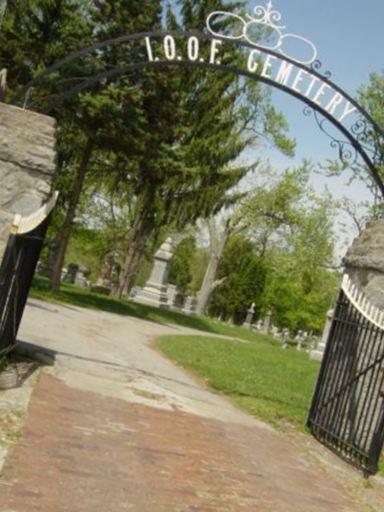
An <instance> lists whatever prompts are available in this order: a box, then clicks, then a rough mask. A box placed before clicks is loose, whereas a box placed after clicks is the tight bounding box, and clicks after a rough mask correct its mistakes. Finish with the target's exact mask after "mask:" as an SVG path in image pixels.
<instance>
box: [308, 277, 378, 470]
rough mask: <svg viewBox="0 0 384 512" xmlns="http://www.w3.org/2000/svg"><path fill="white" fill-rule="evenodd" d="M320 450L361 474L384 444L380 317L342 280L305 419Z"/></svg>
mask: <svg viewBox="0 0 384 512" xmlns="http://www.w3.org/2000/svg"><path fill="white" fill-rule="evenodd" d="M308 427H309V428H310V429H311V431H312V433H313V434H314V436H315V437H316V438H317V439H318V440H319V441H321V442H322V443H323V444H325V445H326V446H328V447H329V448H331V449H332V450H334V451H335V452H336V453H337V454H338V455H340V456H341V457H342V458H344V459H346V460H347V461H349V462H350V463H352V464H354V465H356V466H357V467H359V468H360V469H362V470H363V471H364V472H365V473H366V474H371V473H375V472H376V471H377V467H378V462H379V459H380V454H381V452H382V448H383V444H384V313H383V312H381V311H379V310H378V309H377V308H376V307H374V306H372V305H371V304H370V303H369V301H368V300H367V299H366V298H365V297H364V296H363V295H362V294H361V293H360V292H359V291H358V289H357V288H356V287H355V286H353V284H352V283H351V281H350V279H349V278H348V277H347V276H345V277H344V280H343V286H342V289H341V291H340V295H339V298H338V301H337V304H336V307H335V312H334V318H333V322H332V327H331V330H330V334H329V339H328V343H327V347H326V351H325V354H324V359H323V363H322V366H321V370H320V374H319V378H318V382H317V385H316V388H315V393H314V396H313V401H312V405H311V409H310V413H309V418H308Z"/></svg>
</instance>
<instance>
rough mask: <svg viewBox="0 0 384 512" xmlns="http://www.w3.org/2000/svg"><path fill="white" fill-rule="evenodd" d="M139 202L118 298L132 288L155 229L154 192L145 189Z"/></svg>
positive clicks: (118, 287) (116, 293)
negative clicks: (147, 244) (153, 214)
mask: <svg viewBox="0 0 384 512" xmlns="http://www.w3.org/2000/svg"><path fill="white" fill-rule="evenodd" d="M138 202H139V204H138V206H137V209H136V214H135V217H134V222H133V227H132V229H131V231H130V233H129V237H128V240H127V244H126V249H125V256H124V264H123V267H122V269H121V272H120V276H119V282H118V285H117V288H116V290H115V292H114V296H115V297H116V298H118V299H121V298H122V296H123V293H124V292H129V291H130V290H131V288H132V286H133V282H134V279H135V277H136V274H137V270H138V267H139V264H140V260H141V257H142V255H143V253H144V250H145V246H146V243H147V241H148V238H149V236H150V235H151V233H152V231H153V229H154V225H153V219H152V215H151V212H152V209H153V194H152V192H151V191H145V192H144V193H143V196H142V197H141V198H139V199H138Z"/></svg>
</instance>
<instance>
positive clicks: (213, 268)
mask: <svg viewBox="0 0 384 512" xmlns="http://www.w3.org/2000/svg"><path fill="white" fill-rule="evenodd" d="M230 231H231V230H230V226H229V222H227V223H226V225H225V228H224V232H223V233H222V236H220V238H219V240H218V241H217V243H214V244H213V247H212V251H211V257H210V260H209V263H208V267H207V270H206V272H205V275H204V280H203V284H202V285H201V289H200V291H199V293H198V298H197V306H196V313H197V315H203V314H204V313H205V310H206V308H207V306H208V302H209V299H210V297H211V294H212V292H213V290H214V289H215V288H216V281H215V276H216V273H217V269H218V267H219V263H220V260H221V257H222V255H223V252H224V249H225V246H226V244H227V241H228V238H229V235H230Z"/></svg>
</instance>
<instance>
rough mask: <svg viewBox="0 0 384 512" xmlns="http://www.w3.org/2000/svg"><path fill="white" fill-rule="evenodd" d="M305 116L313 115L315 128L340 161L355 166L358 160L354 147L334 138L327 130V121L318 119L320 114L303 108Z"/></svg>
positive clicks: (345, 141) (347, 142)
mask: <svg viewBox="0 0 384 512" xmlns="http://www.w3.org/2000/svg"><path fill="white" fill-rule="evenodd" d="M303 113H304V115H305V116H307V117H308V116H311V115H313V117H314V119H315V121H316V124H317V126H318V127H319V129H320V130H321V131H322V132H323V133H324V134H325V135H326V136H327V137H328V138H329V139H330V140H331V141H330V146H331V148H333V149H336V150H337V151H338V153H339V158H340V161H341V162H342V163H343V164H345V165H355V164H356V163H357V161H358V159H359V154H360V153H359V151H358V149H357V147H355V146H354V145H353V144H352V143H351V142H350V141H348V140H341V139H338V138H336V137H335V136H334V135H333V134H332V133H331V132H330V131H329V130H328V129H327V122H328V120H327V119H326V118H325V117H323V118H321V117H320V114H319V113H318V112H317V111H316V110H314V109H312V108H310V107H305V108H304V111H303Z"/></svg>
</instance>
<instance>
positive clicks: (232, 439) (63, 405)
mask: <svg viewBox="0 0 384 512" xmlns="http://www.w3.org/2000/svg"><path fill="white" fill-rule="evenodd" d="M127 510H130V511H135V512H176V511H177V512H197V511H201V512H211V511H212V512H216V511H220V512H230V511H249V512H251V511H252V512H267V511H268V512H323V511H324V512H329V511H332V512H362V510H363V509H362V507H361V506H359V505H356V504H353V503H352V502H351V501H350V498H349V497H347V496H346V494H345V492H344V491H343V490H342V489H341V488H340V487H339V486H338V485H337V484H335V483H333V482H332V481H331V480H330V478H329V477H328V476H327V475H326V474H325V473H323V471H322V470H321V469H319V468H318V467H317V466H314V465H313V464H312V463H310V462H308V460H305V459H304V457H303V455H302V454H300V453H299V452H298V451H297V450H296V449H295V447H294V446H293V445H291V443H290V442H289V441H287V440H286V438H285V437H284V436H283V435H280V434H278V433H275V432H273V431H269V430H263V429H257V428H251V427H249V426H245V425H236V424H230V423H226V422H222V421H216V420H212V419H207V418H203V417H201V416H196V415H192V414H188V413H185V412H180V411H177V410H174V411H169V410H161V409H155V408H151V407H148V406H146V405H141V404H130V403H128V402H126V401H123V400H120V399H117V398H109V397H105V396H104V397H103V396H101V395H99V394H96V393H92V392H87V391H82V390H79V389H74V388H71V387H69V386H67V385H66V384H65V383H64V382H61V381H60V380H58V379H56V378H54V377H53V376H50V375H48V374H45V373H43V374H42V376H41V379H40V381H39V384H38V386H37V388H36V389H35V391H34V395H33V399H32V402H31V406H30V409H29V413H28V417H27V421H26V424H25V428H24V435H23V437H22V439H21V441H20V443H19V444H18V445H17V447H16V448H15V450H14V452H13V454H12V456H11V457H10V459H9V461H8V465H7V466H6V468H5V472H4V476H3V477H2V479H1V480H0V512H10V511H12V512H37V511H38V512H64V511H70V512H85V511H86V512H122V511H127Z"/></svg>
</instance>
